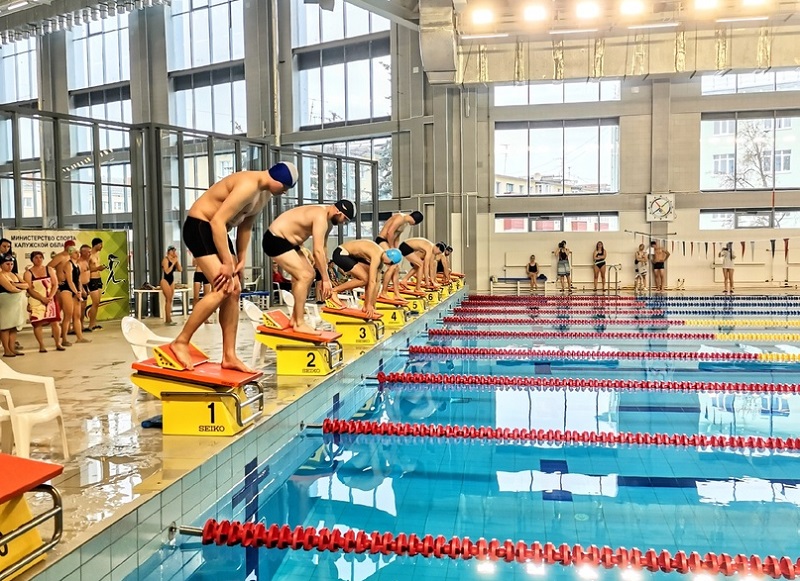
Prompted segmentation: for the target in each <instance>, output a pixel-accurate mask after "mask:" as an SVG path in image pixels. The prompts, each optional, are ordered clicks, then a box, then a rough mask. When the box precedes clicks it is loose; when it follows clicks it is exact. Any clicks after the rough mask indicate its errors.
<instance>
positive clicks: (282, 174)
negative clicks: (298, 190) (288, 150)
mask: <svg viewBox="0 0 800 581" xmlns="http://www.w3.org/2000/svg"><path fill="white" fill-rule="evenodd" d="M269 175H270V177H271V178H272V179H273V180H275V181H278V182H280V183H282V184H283V185H284V186H286V189H289V188H293V187H294V186H295V184H296V183H297V176H298V173H297V166H295V165H294V164H293V163H292V162H290V161H280V162H278V163H276V164H275V165H273V166H272V167H271V168H269Z"/></svg>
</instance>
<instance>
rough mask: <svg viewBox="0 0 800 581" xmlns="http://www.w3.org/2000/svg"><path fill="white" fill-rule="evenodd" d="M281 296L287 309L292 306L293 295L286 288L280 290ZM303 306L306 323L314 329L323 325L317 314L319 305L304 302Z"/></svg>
mask: <svg viewBox="0 0 800 581" xmlns="http://www.w3.org/2000/svg"><path fill="white" fill-rule="evenodd" d="M281 298H282V299H283V302H284V303H286V306H287V307H289V309H292V308H294V297H293V296H292V293H290V292H289V291H287V290H282V291H281ZM304 308H305V314H306V316H305V319H306V323H308V324H309V325H310V326H311V327H313V328H315V329H319V328H320V327H322V326H323V325H324V321H323V320H322V317H321V316H320V314H319V307H318V306H317V305H315V304H313V303H312V304H309V303H306V304H305V306H304Z"/></svg>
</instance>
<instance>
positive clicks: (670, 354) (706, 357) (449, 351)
mask: <svg viewBox="0 0 800 581" xmlns="http://www.w3.org/2000/svg"><path fill="white" fill-rule="evenodd" d="M408 353H409V354H410V355H437V356H439V355H442V356H448V357H458V356H462V357H497V358H500V359H504V358H520V357H522V358H526V359H535V360H539V359H545V358H546V359H549V360H558V361H563V360H567V361H586V360H608V359H610V360H619V359H662V360H663V359H667V360H679V361H751V362H754V361H778V362H787V363H788V362H797V361H800V355H797V354H794V353H727V352H725V353H701V352H698V351H583V350H579V349H575V350H572V349H564V350H563V351H562V350H558V349H526V348H524V347H509V348H507V349H503V348H497V347H446V346H441V345H411V346H410V347H409V348H408Z"/></svg>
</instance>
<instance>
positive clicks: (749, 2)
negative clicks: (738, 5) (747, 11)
mask: <svg viewBox="0 0 800 581" xmlns="http://www.w3.org/2000/svg"><path fill="white" fill-rule="evenodd" d="M766 3H767V0H742V6H763V5H764V4H766Z"/></svg>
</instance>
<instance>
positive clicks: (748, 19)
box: [717, 16, 769, 24]
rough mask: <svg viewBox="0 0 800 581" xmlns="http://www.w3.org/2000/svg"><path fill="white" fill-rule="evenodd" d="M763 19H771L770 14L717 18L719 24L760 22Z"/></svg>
mask: <svg viewBox="0 0 800 581" xmlns="http://www.w3.org/2000/svg"><path fill="white" fill-rule="evenodd" d="M761 20H769V16H743V17H741V18H717V22H718V23H719V24H725V23H726V22H758V21H761Z"/></svg>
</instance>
